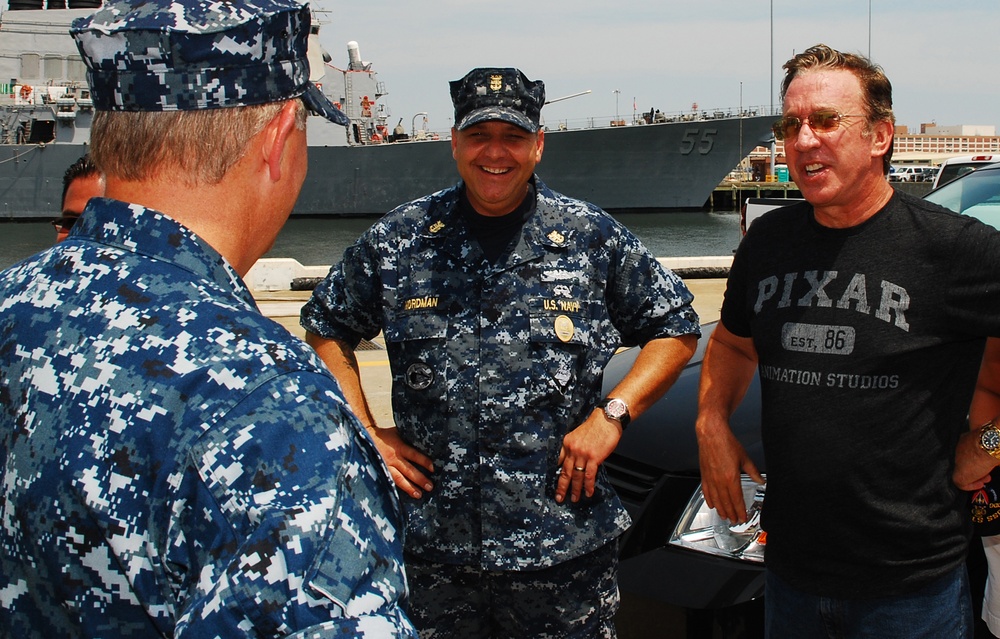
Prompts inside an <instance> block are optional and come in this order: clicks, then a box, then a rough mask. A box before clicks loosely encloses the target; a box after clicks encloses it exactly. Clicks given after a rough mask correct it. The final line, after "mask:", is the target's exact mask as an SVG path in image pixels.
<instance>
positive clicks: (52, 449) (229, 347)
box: [0, 0, 415, 639]
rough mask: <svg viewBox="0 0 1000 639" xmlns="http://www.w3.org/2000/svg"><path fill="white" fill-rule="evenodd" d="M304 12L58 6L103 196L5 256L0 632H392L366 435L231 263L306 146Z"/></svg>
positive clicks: (279, 210)
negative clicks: (27, 249) (40, 240)
mask: <svg viewBox="0 0 1000 639" xmlns="http://www.w3.org/2000/svg"><path fill="white" fill-rule="evenodd" d="M309 24H310V16H309V10H308V8H306V7H303V6H301V5H298V4H296V3H294V2H290V1H289V0H247V1H245V2H238V3H234V2H222V1H214V0H209V1H208V2H194V1H193V0H180V1H176V2H172V3H171V2H168V1H165V0H150V1H147V2H144V3H135V2H131V3H129V2H122V1H114V0H113V1H111V2H108V3H106V4H105V5H104V7H103V8H102V9H101V10H100V11H98V12H97V13H96V14H94V15H93V16H90V17H88V18H83V19H81V20H78V21H77V22H75V23H74V25H73V28H72V33H73V35H74V37H75V38H76V40H77V43H78V46H79V49H80V51H81V53H82V54H83V58H84V61H85V62H86V64H87V66H88V72H89V79H90V82H91V86H92V88H93V98H94V103H95V107H96V109H97V111H98V112H97V113H96V114H95V118H94V125H93V138H92V155H93V159H94V161H95V163H96V164H97V166H98V168H99V169H100V170H102V171H103V172H104V173H105V175H106V188H107V190H106V194H107V199H105V198H95V199H92V200H91V201H90V203H89V204H88V205H87V207H86V209H85V211H84V213H83V215H82V216H81V218H80V221H79V222H78V223H77V224H76V225H75V226H74V228H73V229H72V231H71V234H70V236H69V238H68V239H67V240H66V241H64V242H62V243H60V244H58V245H56V246H55V247H53V248H51V249H49V250H47V251H45V252H42V253H40V254H38V255H36V256H34V257H32V258H29V259H28V260H25V261H24V262H22V263H20V264H17V265H15V266H14V267H12V268H10V269H9V270H7V271H5V272H4V273H2V274H0V373H2V374H0V397H2V405H3V406H2V409H0V460H2V463H3V486H2V501H0V546H2V549H3V554H2V556H0V635H2V636H5V637H18V638H23V637H29V638H30V637H39V638H45V639H52V638H54V637H60V638H65V637H70V638H77V637H105V638H107V637H112V638H116V637H136V638H143V639H146V638H149V637H178V638H179V637H187V636H191V637H278V636H286V635H292V634H294V635H295V636H301V637H335V636H336V637H344V636H349V637H373V638H375V637H377V638H381V637H395V636H402V637H411V636H415V631H414V629H413V627H412V625H411V624H410V622H409V620H408V618H407V617H406V615H405V614H404V612H403V611H402V608H401V606H402V603H403V602H404V600H405V595H406V583H405V577H404V573H403V568H402V537H401V532H402V531H401V530H400V526H401V523H400V522H401V519H400V517H401V514H402V513H401V511H400V510H399V506H398V503H397V501H396V499H397V498H396V496H395V494H394V492H395V491H394V488H393V484H392V480H391V478H390V477H389V475H388V473H387V469H386V468H385V466H384V464H383V463H382V462H381V460H380V457H379V454H378V451H377V449H376V448H375V446H374V444H373V443H372V441H371V440H370V439H369V438H368V436H367V435H366V434H365V432H364V430H363V428H362V427H361V425H360V424H359V423H358V422H357V420H356V418H354V417H353V415H352V414H351V413H350V410H349V408H348V406H347V405H346V403H345V402H344V400H343V397H342V395H341V394H340V391H339V389H338V387H337V383H336V381H335V380H334V379H333V377H332V376H331V375H330V374H329V371H327V370H326V367H324V366H323V363H322V362H320V361H319V359H318V358H316V356H315V353H313V352H312V350H311V349H309V348H308V347H307V346H306V345H305V344H303V343H302V342H300V341H299V340H297V339H295V338H294V337H292V336H291V335H290V334H289V333H288V332H287V331H286V330H285V329H283V328H282V327H280V326H279V325H277V324H275V323H274V322H272V321H270V320H268V319H266V318H264V317H263V316H262V315H260V313H259V311H258V310H257V308H256V306H255V304H254V301H253V298H252V297H251V295H250V291H249V290H248V289H247V288H246V285H245V284H244V283H243V280H242V279H241V277H242V276H243V275H244V274H245V273H246V272H247V270H248V269H249V268H250V266H251V265H252V264H253V263H254V262H255V261H256V260H257V258H258V257H260V256H261V255H262V254H263V253H264V252H266V250H267V249H268V247H269V246H270V244H271V243H272V242H273V241H274V238H275V237H276V235H277V233H278V230H279V229H280V228H281V225H282V224H283V223H284V221H285V219H286V218H287V216H288V214H289V213H290V212H291V209H292V206H293V204H294V202H295V199H296V197H297V196H298V192H299V189H300V188H301V185H302V181H303V179H304V177H305V170H306V141H305V120H306V109H309V110H311V111H314V112H316V113H318V114H320V115H323V116H325V117H327V118H328V119H330V120H333V121H335V122H337V123H339V124H345V123H346V118H345V117H344V116H343V114H342V113H340V112H339V111H337V110H336V109H335V108H334V107H333V105H332V104H330V103H329V101H327V100H326V99H325V98H324V97H323V96H322V94H321V93H320V92H319V91H318V89H317V88H316V87H315V86H314V85H312V84H311V83H310V82H309V69H308V64H307V62H306V50H305V49H306V39H307V35H308V33H309Z"/></svg>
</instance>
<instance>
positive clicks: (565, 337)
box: [554, 315, 576, 342]
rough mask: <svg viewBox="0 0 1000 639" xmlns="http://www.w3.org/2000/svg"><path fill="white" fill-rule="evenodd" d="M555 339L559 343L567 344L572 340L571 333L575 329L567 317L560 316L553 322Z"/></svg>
mask: <svg viewBox="0 0 1000 639" xmlns="http://www.w3.org/2000/svg"><path fill="white" fill-rule="evenodd" d="M554 326H555V329H556V337H558V338H559V341H561V342H568V341H570V340H571V339H573V332H574V331H575V330H576V327H575V326H573V320H571V319H570V318H569V315H560V316H558V317H556V321H555V325H554Z"/></svg>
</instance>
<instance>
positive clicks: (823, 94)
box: [783, 69, 892, 227]
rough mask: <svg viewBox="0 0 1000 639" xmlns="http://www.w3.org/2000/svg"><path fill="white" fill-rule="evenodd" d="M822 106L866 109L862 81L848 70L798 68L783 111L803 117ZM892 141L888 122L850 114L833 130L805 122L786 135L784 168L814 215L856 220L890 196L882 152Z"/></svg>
mask: <svg viewBox="0 0 1000 639" xmlns="http://www.w3.org/2000/svg"><path fill="white" fill-rule="evenodd" d="M820 109H832V110H834V111H838V112H840V113H843V114H864V113H867V110H866V108H865V102H864V96H863V94H862V89H861V82H860V80H858V77H857V76H856V75H855V74H854V73H853V72H851V71H848V70H843V69H816V70H808V71H802V72H800V73H799V75H797V76H796V77H795V79H794V80H792V82H791V84H790V85H789V86H788V91H787V92H786V94H785V100H784V104H783V113H784V115H785V117H796V118H799V119H801V120H803V121H805V120H806V118H808V116H809V114H811V113H813V112H815V111H818V110H820ZM891 141H892V124H891V123H890V122H887V121H878V122H874V123H872V124H871V125H866V121H865V118H863V117H849V118H845V119H844V120H843V121H841V123H840V125H839V126H838V127H837V128H836V129H834V130H832V131H826V132H823V131H814V130H813V129H812V127H810V126H809V124H808V122H803V124H802V128H801V129H800V130H799V132H798V135H796V136H795V137H794V138H792V137H789V138H787V139H786V140H785V157H786V158H787V161H788V170H789V172H790V173H791V175H792V179H793V180H794V182H795V184H796V186H798V187H799V189H800V190H801V191H802V196H803V197H804V198H805V199H806V200H808V201H809V202H810V204H812V205H813V208H814V210H815V213H816V219H817V221H819V222H820V223H821V224H824V225H826V226H832V227H847V226H854V225H856V224H860V223H861V222H863V221H864V220H866V219H868V218H869V217H871V216H872V215H874V214H875V213H876V212H877V211H878V210H879V209H880V208H881V207H882V206H883V205H884V204H885V202H887V201H888V199H889V198H890V197H891V196H892V187H891V186H889V184H888V182H886V179H885V176H884V175H883V172H882V156H883V155H885V154H886V153H887V152H888V148H889V143H890V142H891Z"/></svg>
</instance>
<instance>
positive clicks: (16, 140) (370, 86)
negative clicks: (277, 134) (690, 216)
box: [0, 0, 775, 219]
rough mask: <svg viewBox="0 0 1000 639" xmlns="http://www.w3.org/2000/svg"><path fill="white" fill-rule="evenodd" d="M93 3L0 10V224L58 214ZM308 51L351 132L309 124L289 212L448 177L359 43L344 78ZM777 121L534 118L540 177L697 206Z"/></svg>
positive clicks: (83, 99)
mask: <svg viewBox="0 0 1000 639" xmlns="http://www.w3.org/2000/svg"><path fill="white" fill-rule="evenodd" d="M100 4H101V3H100V0H48V1H46V0H9V6H8V7H7V10H6V11H4V12H3V13H2V14H0V219H23V218H51V217H53V216H55V215H56V214H57V213H58V211H59V208H60V198H61V195H62V175H63V172H64V171H65V170H66V168H67V167H68V166H69V165H70V164H72V163H73V162H74V161H75V160H76V159H77V158H79V157H80V156H81V155H83V154H84V153H86V151H87V143H88V140H89V136H90V123H91V120H92V118H93V103H92V101H91V99H90V92H89V90H88V88H87V81H86V68H85V67H84V64H83V61H82V60H81V58H80V55H79V53H78V52H77V50H76V47H75V45H74V44H73V41H72V39H71V38H70V37H69V34H68V31H69V25H70V23H71V22H72V21H73V20H74V19H76V18H77V17H79V16H83V15H87V14H89V13H92V12H93V11H94V10H95V9H96V8H98V7H99V6H100ZM310 42H311V44H310V68H311V69H312V76H313V80H314V81H316V82H317V83H318V84H319V85H320V86H321V87H322V88H323V91H324V92H325V93H326V94H327V95H328V96H330V98H331V100H332V101H334V102H336V103H338V104H339V106H340V107H341V108H342V109H343V111H344V112H345V113H346V114H347V115H348V117H349V118H350V119H351V124H350V125H349V126H348V127H347V128H346V129H345V128H344V127H338V126H335V125H333V124H331V123H329V122H327V121H325V120H323V119H321V118H310V122H309V127H308V129H307V131H308V137H309V172H308V177H307V178H306V182H305V184H304V185H303V188H302V193H301V195H300V197H299V200H298V203H297V204H296V207H295V210H294V212H293V214H294V215H330V216H345V215H370V214H381V213H385V212H386V211H388V210H390V209H392V208H393V207H395V206H396V205H398V204H401V203H403V202H406V201H409V200H411V199H414V198H417V197H420V196H423V195H427V194H429V193H432V192H435V191H438V190H440V189H443V188H447V187H449V186H452V185H453V184H455V183H456V182H457V180H458V173H457V171H456V169H455V163H454V160H453V159H452V154H451V142H450V140H449V139H448V134H447V133H441V134H436V133H433V132H430V131H427V130H424V129H423V128H421V129H416V128H411V130H410V131H409V132H407V131H406V130H405V128H404V127H403V119H402V118H398V121H397V122H396V124H395V125H393V124H392V122H391V116H390V112H389V109H388V107H387V105H386V104H385V103H384V102H382V101H381V100H382V98H384V97H385V96H386V95H387V91H386V89H385V85H384V84H383V83H382V82H381V81H380V80H379V79H378V75H377V73H376V72H375V71H374V69H373V65H372V64H371V63H369V62H365V61H363V60H362V59H361V55H360V51H359V48H358V45H357V44H356V43H354V42H350V43H348V45H347V53H348V61H347V65H346V68H343V69H341V68H338V67H336V66H334V65H333V64H332V63H331V62H332V58H331V57H330V56H329V55H328V54H327V53H326V52H325V51H323V49H322V47H321V45H320V44H319V27H318V26H317V25H314V26H313V34H312V35H311V41H310ZM441 90H442V91H445V90H447V86H446V85H443V86H442V87H441ZM418 115H420V114H418ZM416 117H417V116H414V121H415V120H416ZM774 119H775V118H774V116H769V115H768V114H767V113H765V112H764V109H759V110H744V111H742V112H740V110H739V109H737V112H736V113H735V114H733V113H731V112H728V111H726V112H722V111H713V112H699V111H696V110H693V111H692V112H690V113H685V114H680V115H674V116H666V115H664V114H661V113H659V112H656V113H649V114H646V115H645V116H644V118H642V119H639V120H638V121H637V122H634V123H633V122H626V121H624V120H616V119H605V120H602V121H601V123H600V124H598V123H597V122H596V121H588V122H587V123H586V124H585V125H584V126H582V127H578V128H577V127H574V126H571V125H570V124H569V122H559V123H556V124H554V125H553V124H551V123H547V122H544V113H543V125H544V126H545V128H546V134H545V135H546V137H545V153H544V156H543V158H542V161H541V163H540V164H539V165H538V167H537V173H538V175H539V176H540V177H541V178H542V179H543V180H544V181H545V182H546V183H547V184H548V185H549V186H550V187H551V188H553V189H555V190H556V191H560V192H562V193H565V194H567V195H571V196H573V197H577V198H580V199H584V200H587V201H590V202H593V203H594V204H597V205H598V206H600V207H602V208H604V209H606V210H610V211H623V210H628V211H641V210H644V209H655V210H663V209H688V210H692V209H699V208H701V207H702V206H703V205H704V204H705V202H706V201H707V200H708V198H709V196H710V194H711V192H712V190H713V189H714V188H715V187H716V186H717V185H718V184H719V183H720V182H721V181H722V179H723V178H724V177H725V176H726V175H727V174H728V173H729V171H730V170H732V169H733V168H734V167H736V166H737V165H738V164H739V162H740V160H741V159H743V158H744V157H746V155H748V154H749V152H750V151H751V150H752V149H753V148H754V147H755V146H757V145H759V144H764V143H767V141H768V140H769V139H770V137H771V131H770V125H771V123H772V122H773V121H774ZM605 122H606V124H605ZM390 127H391V128H390Z"/></svg>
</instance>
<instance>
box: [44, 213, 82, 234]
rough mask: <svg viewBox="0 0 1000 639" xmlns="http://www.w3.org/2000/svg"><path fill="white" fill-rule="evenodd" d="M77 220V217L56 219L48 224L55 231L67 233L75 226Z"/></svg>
mask: <svg viewBox="0 0 1000 639" xmlns="http://www.w3.org/2000/svg"><path fill="white" fill-rule="evenodd" d="M79 219H80V218H79V216H72V217H57V218H56V219H54V220H52V221H51V222H50V224H51V225H52V226H54V227H55V229H56V230H57V231H69V230H70V229H71V228H73V225H74V224H76V221H77V220H79Z"/></svg>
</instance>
